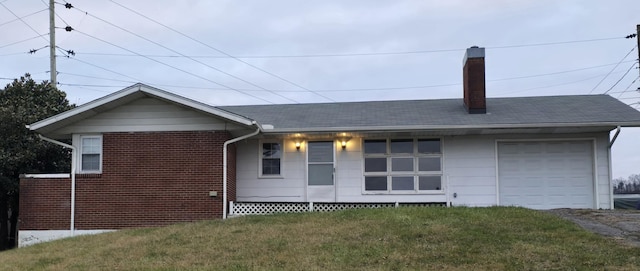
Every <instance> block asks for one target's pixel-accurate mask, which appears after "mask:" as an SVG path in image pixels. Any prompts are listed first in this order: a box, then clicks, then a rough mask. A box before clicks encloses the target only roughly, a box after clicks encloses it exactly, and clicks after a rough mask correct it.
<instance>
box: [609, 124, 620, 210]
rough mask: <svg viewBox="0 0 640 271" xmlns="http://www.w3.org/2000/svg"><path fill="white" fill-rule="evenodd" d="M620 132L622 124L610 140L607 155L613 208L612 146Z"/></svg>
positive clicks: (610, 197) (610, 198) (611, 206)
mask: <svg viewBox="0 0 640 271" xmlns="http://www.w3.org/2000/svg"><path fill="white" fill-rule="evenodd" d="M619 134H620V126H618V128H616V133H615V134H614V135H613V138H612V139H611V141H609V146H607V156H609V157H608V158H609V204H610V206H609V209H611V210H613V208H614V206H613V186H611V180H613V168H612V165H611V147H613V143H615V142H616V139H617V138H618V135H619Z"/></svg>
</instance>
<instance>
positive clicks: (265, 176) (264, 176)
mask: <svg viewBox="0 0 640 271" xmlns="http://www.w3.org/2000/svg"><path fill="white" fill-rule="evenodd" d="M264 143H277V144H280V174H263V173H262V161H263V159H264V158H263V157H262V144H264ZM284 153H285V151H284V142H283V140H259V141H258V178H260V179H282V178H283V176H284V174H283V172H284Z"/></svg>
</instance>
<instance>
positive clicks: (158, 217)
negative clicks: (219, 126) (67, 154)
mask: <svg viewBox="0 0 640 271" xmlns="http://www.w3.org/2000/svg"><path fill="white" fill-rule="evenodd" d="M229 138H230V135H229V134H228V133H227V132H149V133H107V134H104V135H103V160H102V169H103V170H102V174H78V175H76V217H75V222H76V229H80V230H83V229H120V228H131V227H148V226H162V225H168V224H173V223H177V222H188V221H197V220H204V219H212V218H220V217H222V148H223V144H224V142H225V141H226V140H228V139H229ZM229 158H230V159H229V168H228V169H229V172H230V173H232V174H229V184H230V185H229V191H231V192H232V194H230V195H229V200H235V148H230V152H229ZM53 184H54V183H53V182H50V181H44V182H43V180H42V179H26V180H22V181H21V199H20V200H21V206H20V208H21V211H20V215H21V223H22V224H21V226H20V228H21V229H22V230H28V229H44V228H46V229H54V228H55V229H57V228H58V227H59V225H58V224H59V223H58V224H53V223H49V222H48V221H50V220H51V218H50V217H52V216H63V215H65V214H66V217H65V219H62V221H67V222H66V226H65V227H66V228H68V227H69V222H68V220H69V207H67V208H66V209H65V210H64V212H66V213H63V210H58V209H56V210H55V212H47V211H46V210H45V209H44V208H43V203H42V200H41V199H40V198H38V197H34V196H33V195H39V193H46V192H42V191H46V190H49V189H50V188H52V187H55V188H58V186H61V184H63V185H62V186H61V187H59V189H63V187H65V185H66V187H68V186H69V181H68V180H66V181H60V180H57V183H55V185H53ZM23 187H24V188H26V190H24V191H23V190H22V189H23ZM209 191H217V192H218V196H217V197H210V196H209ZM66 193H67V195H69V188H67V190H66ZM50 203H51V204H52V205H53V206H57V205H61V206H68V205H69V196H67V197H66V198H64V199H63V198H61V197H57V198H55V199H53V201H51V202H50ZM65 204H66V205H65ZM23 207H24V209H22V208H23ZM65 227H62V229H66V228H65Z"/></svg>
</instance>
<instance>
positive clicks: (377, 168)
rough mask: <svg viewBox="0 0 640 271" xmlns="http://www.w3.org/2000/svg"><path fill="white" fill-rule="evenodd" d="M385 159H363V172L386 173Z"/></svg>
mask: <svg viewBox="0 0 640 271" xmlns="http://www.w3.org/2000/svg"><path fill="white" fill-rule="evenodd" d="M386 171H387V158H365V159H364V172H386Z"/></svg>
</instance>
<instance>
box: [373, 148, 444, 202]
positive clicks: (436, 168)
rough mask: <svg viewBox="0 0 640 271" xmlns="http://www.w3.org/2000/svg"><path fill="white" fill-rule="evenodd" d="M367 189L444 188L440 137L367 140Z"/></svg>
mask: <svg viewBox="0 0 640 271" xmlns="http://www.w3.org/2000/svg"><path fill="white" fill-rule="evenodd" d="M364 190H365V192H371V193H399V194H406V193H432V192H440V191H442V147H441V143H440V139H439V138H429V139H389V140H387V139H375V140H365V141H364Z"/></svg>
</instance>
